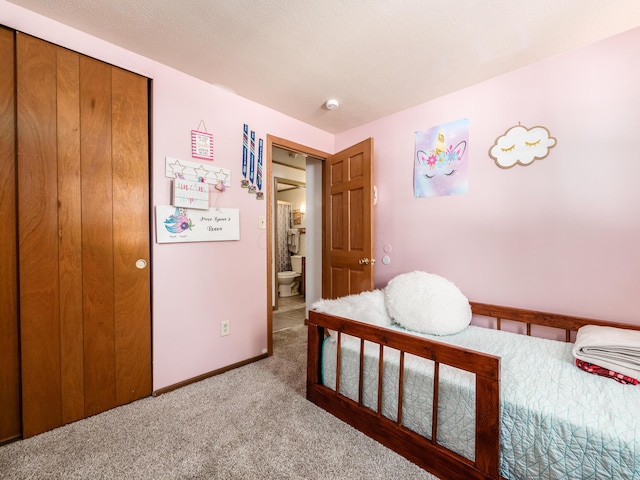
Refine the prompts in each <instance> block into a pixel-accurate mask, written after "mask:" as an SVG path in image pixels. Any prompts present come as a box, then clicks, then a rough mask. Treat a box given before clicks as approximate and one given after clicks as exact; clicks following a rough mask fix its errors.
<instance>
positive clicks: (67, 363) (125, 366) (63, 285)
mask: <svg viewBox="0 0 640 480" xmlns="http://www.w3.org/2000/svg"><path fill="white" fill-rule="evenodd" d="M16 65H17V67H16V70H17V76H16V78H17V152H18V155H17V172H18V206H17V211H18V244H19V285H20V297H19V300H20V341H21V355H22V356H21V372H22V375H21V382H22V424H23V436H24V437H29V436H31V435H35V434H37V433H40V432H43V431H46V430H49V429H51V428H54V427H57V426H60V425H63V424H65V423H68V422H71V421H75V420H78V419H81V418H84V417H87V416H90V415H93V414H96V413H99V412H102V411H104V410H107V409H110V408H113V407H115V406H118V405H122V404H124V403H128V402H131V401H133V400H136V399H139V398H142V397H145V396H148V395H150V393H151V340H150V339H151V321H150V276H149V269H148V268H147V267H146V264H147V262H148V261H149V204H148V197H149V193H148V192H149V179H148V175H149V174H148V171H149V158H148V157H149V155H148V141H149V139H148V104H147V103H148V93H147V79H146V78H143V77H140V76H138V75H135V74H133V73H130V72H126V71H123V70H121V69H118V68H116V67H113V66H110V65H107V64H105V63H102V62H99V61H97V60H94V59H92V58H88V57H85V56H83V55H80V54H77V53H75V52H71V51H69V50H66V49H64V48H60V47H57V46H55V45H52V44H50V43H47V42H44V41H42V40H38V39H36V38H33V37H30V36H27V35H22V34H19V33H18V34H17V36H16Z"/></svg>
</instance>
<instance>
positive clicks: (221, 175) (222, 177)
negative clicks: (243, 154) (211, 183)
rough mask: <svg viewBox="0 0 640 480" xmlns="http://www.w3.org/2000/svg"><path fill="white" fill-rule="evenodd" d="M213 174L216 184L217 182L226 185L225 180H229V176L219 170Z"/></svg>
mask: <svg viewBox="0 0 640 480" xmlns="http://www.w3.org/2000/svg"><path fill="white" fill-rule="evenodd" d="M213 174H214V175H215V176H216V183H218V182H222V183H224V184H226V183H227V179H228V178H229V174H228V173H226V172H225V171H224V170H222V169H220V170H218V171H217V172H213Z"/></svg>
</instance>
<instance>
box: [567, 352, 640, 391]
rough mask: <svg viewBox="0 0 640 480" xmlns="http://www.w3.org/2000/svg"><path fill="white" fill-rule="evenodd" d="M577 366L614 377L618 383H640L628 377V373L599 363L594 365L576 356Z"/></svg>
mask: <svg viewBox="0 0 640 480" xmlns="http://www.w3.org/2000/svg"><path fill="white" fill-rule="evenodd" d="M576 367H578V368H579V369H581V370H584V371H585V372H589V373H593V374H594V375H600V376H602V377H607V378H613V379H614V380H615V381H616V382H618V383H623V384H625V385H629V384H630V385H638V383H640V382H638V380H636V379H635V378H631V377H627V376H626V375H622V374H621V373H618V372H614V371H613V370H609V369H608V368H602V367H600V366H598V365H594V364H593V363H589V362H583V361H582V360H578V359H577V358H576Z"/></svg>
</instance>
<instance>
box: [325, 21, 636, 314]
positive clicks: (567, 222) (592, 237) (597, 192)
mask: <svg viewBox="0 0 640 480" xmlns="http://www.w3.org/2000/svg"><path fill="white" fill-rule="evenodd" d="M638 51H640V29H635V30H632V31H629V32H627V33H625V34H622V35H618V36H616V37H613V38H610V39H607V40H605V41H602V42H599V43H597V44H594V45H592V46H589V47H586V48H583V49H580V50H577V51H574V52H571V53H568V54H565V55H562V56H558V57H555V58H552V59H549V60H546V61H543V62H540V63H537V64H534V65H530V66H528V67H526V68H522V69H520V70H517V71H514V72H511V73H508V74H505V75H502V76H500V77H497V78H495V79H492V80H489V81H486V82H484V83H481V84H478V85H475V86H473V87H470V88H467V89H464V90H461V91H458V92H456V93H453V94H451V95H448V96H446V97H442V98H439V99H437V100H434V101H431V102H428V103H424V104H421V105H418V106H416V107H414V108H411V109H408V110H405V111H403V112H400V113H398V114H396V115H393V116H389V117H386V118H383V119H381V120H378V121H375V122H372V123H369V124H367V125H364V126H361V127H358V128H355V129H353V130H350V131H346V132H343V133H341V134H339V135H337V136H336V151H339V150H341V149H343V148H345V147H347V146H348V145H351V144H353V143H356V142H358V141H360V140H362V139H364V138H367V137H374V140H375V153H374V157H375V168H376V170H375V182H376V184H377V186H378V190H379V200H378V205H377V206H376V207H375V208H376V210H375V221H376V225H377V226H376V233H375V250H376V252H375V253H376V257H377V259H378V260H380V259H381V258H382V256H383V255H384V254H385V253H384V251H383V248H384V246H388V247H390V248H391V251H390V252H389V253H388V255H389V257H390V258H391V263H390V264H389V265H382V263H381V262H380V261H379V262H378V263H377V264H376V285H377V286H378V287H382V286H384V285H386V283H387V281H388V280H389V279H390V278H392V277H393V276H395V275H397V274H399V273H402V272H406V271H411V270H418V269H419V270H425V271H429V272H434V273H438V274H440V275H443V276H445V277H447V278H449V279H451V280H452V281H454V282H455V283H456V284H457V285H458V286H459V287H460V288H461V289H462V290H463V292H465V293H466V294H467V296H468V297H469V298H470V299H471V300H475V301H480V302H487V303H497V304H503V305H510V306H517V307H522V308H533V309H539V310H546V311H553V312H563V313H567V314H573V315H579V316H586V317H595V318H609V319H611V320H617V321H621V322H629V323H640V314H639V313H638V312H639V310H638V308H637V304H636V301H637V297H638V294H639V293H640V253H639V248H640V247H639V240H640V188H639V187H638V182H639V179H640V159H639V157H638V152H637V150H638V147H639V145H638V140H637V139H638V135H639V132H640V113H639V112H640V89H639V88H638V85H640V61H638V56H637V52H638ZM460 118H468V119H469V121H470V139H469V141H470V142H469V143H470V145H469V162H470V164H469V168H470V174H469V193H468V194H467V195H460V196H450V197H435V198H414V196H413V183H412V182H413V154H414V152H413V149H414V132H415V131H417V130H424V129H427V128H430V127H432V126H435V125H438V124H441V123H446V122H450V121H453V120H457V119H460ZM519 122H520V123H521V124H522V125H523V126H526V127H529V128H530V127H533V126H537V125H542V126H545V127H547V128H548V129H549V131H550V132H551V135H552V136H554V137H555V138H557V146H556V147H555V148H553V149H552V150H551V152H550V155H549V156H548V157H547V158H545V159H543V160H538V161H535V162H534V163H533V164H532V165H530V166H527V167H522V166H515V167H513V168H511V169H507V170H505V169H501V168H498V167H497V166H496V165H495V163H494V161H493V160H492V159H491V158H490V157H489V155H488V150H489V148H490V147H491V146H492V145H493V143H494V141H495V139H496V138H497V137H498V136H500V135H502V134H503V133H504V132H505V131H506V130H507V129H508V128H510V127H512V126H514V125H518V123H519Z"/></svg>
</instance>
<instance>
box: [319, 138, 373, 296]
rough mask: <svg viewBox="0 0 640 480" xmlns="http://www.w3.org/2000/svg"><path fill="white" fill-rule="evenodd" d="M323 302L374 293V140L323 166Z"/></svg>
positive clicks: (335, 157)
mask: <svg viewBox="0 0 640 480" xmlns="http://www.w3.org/2000/svg"><path fill="white" fill-rule="evenodd" d="M324 195H325V200H324V211H325V218H324V226H325V231H324V237H323V262H322V263H323V268H322V297H323V298H337V297H342V296H344V295H350V294H354V293H360V292H363V291H367V290H372V289H373V267H374V264H375V259H374V258H373V139H372V138H369V139H367V140H365V141H363V142H360V143H358V144H356V145H353V146H351V147H349V148H347V149H345V150H343V151H341V152H339V153H336V154H335V155H332V156H330V157H328V158H327V159H326V161H325V170H324Z"/></svg>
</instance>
